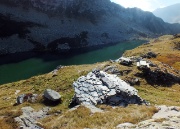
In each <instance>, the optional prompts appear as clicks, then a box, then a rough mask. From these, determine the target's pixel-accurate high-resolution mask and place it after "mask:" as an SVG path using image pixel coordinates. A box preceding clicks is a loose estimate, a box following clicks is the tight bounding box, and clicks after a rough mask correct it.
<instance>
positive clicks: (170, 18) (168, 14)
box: [153, 3, 180, 23]
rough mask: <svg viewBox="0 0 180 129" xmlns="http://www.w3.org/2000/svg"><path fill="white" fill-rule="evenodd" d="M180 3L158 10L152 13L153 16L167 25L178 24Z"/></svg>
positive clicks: (179, 21)
mask: <svg viewBox="0 0 180 129" xmlns="http://www.w3.org/2000/svg"><path fill="white" fill-rule="evenodd" d="M179 8H180V3H177V4H174V5H170V6H167V7H164V8H159V9H156V10H154V11H153V14H154V15H155V16H157V17H160V18H162V19H163V20H164V21H165V22H168V23H180V11H179Z"/></svg>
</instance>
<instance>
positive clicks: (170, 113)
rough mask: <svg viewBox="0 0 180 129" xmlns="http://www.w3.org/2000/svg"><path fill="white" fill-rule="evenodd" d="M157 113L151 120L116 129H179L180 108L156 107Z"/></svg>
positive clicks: (121, 125)
mask: <svg viewBox="0 0 180 129" xmlns="http://www.w3.org/2000/svg"><path fill="white" fill-rule="evenodd" d="M157 108H158V109H159V111H158V112H157V113H155V114H154V115H153V117H152V119H149V120H145V121H142V122H140V123H138V124H132V123H123V124H119V125H118V126H117V127H116V128H117V129H179V128H180V107H176V106H171V107H168V106H165V105H162V106H157Z"/></svg>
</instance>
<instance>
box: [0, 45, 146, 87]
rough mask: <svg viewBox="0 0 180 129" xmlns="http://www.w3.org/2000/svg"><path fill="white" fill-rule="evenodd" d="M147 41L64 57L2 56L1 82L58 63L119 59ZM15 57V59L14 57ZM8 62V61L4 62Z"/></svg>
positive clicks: (26, 75) (11, 80)
mask: <svg viewBox="0 0 180 129" xmlns="http://www.w3.org/2000/svg"><path fill="white" fill-rule="evenodd" d="M144 42H145V41H127V42H121V43H118V44H115V45H112V46H106V47H102V48H100V49H96V50H91V51H89V52H84V53H80V54H73V55H72V56H67V57H63V58H62V55H55V54H50V53H45V54H41V55H37V56H32V57H28V58H27V59H22V60H19V58H20V56H13V57H12V56H9V55H8V56H5V57H0V60H1V61H0V84H5V83H10V82H15V81H19V80H22V79H27V78H30V77H32V76H35V75H40V74H44V73H47V72H50V71H52V70H53V69H55V68H56V67H57V66H58V65H79V64H92V63H96V62H102V61H106V60H109V59H117V58H119V57H121V56H122V54H123V52H124V51H125V50H130V49H133V48H135V47H137V46H139V45H141V44H143V43H144ZM12 58H13V59H12ZM2 62H7V63H2Z"/></svg>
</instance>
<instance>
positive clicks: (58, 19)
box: [0, 0, 180, 54]
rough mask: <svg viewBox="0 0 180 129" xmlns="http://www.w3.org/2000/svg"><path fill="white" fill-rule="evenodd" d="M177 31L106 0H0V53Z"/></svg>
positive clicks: (146, 14) (65, 47)
mask: <svg viewBox="0 0 180 129" xmlns="http://www.w3.org/2000/svg"><path fill="white" fill-rule="evenodd" d="M177 32H180V26H179V25H170V24H167V23H164V22H163V21H162V20H161V19H160V18H157V17H155V16H154V15H153V14H152V13H150V12H143V11H142V10H140V9H137V8H132V9H125V8H123V7H121V6H119V5H117V4H115V3H111V2H110V0H86V1H84V0H66V1H64V0H50V1H48V0H21V1H20V0H2V1H0V38H1V39H0V45H1V48H0V54H6V53H15V52H24V51H32V50H36V51H44V50H50V51H55V50H59V51H62V50H63V51H64V50H67V51H68V50H70V49H76V48H83V47H89V46H95V45H103V44H109V43H115V42H119V41H123V40H131V39H134V38H140V37H145V38H146V37H154V36H157V35H158V34H174V33H177Z"/></svg>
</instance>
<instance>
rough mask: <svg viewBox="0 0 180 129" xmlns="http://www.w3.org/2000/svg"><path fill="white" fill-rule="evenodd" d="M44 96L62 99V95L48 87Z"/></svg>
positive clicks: (51, 98) (54, 99) (55, 99)
mask: <svg viewBox="0 0 180 129" xmlns="http://www.w3.org/2000/svg"><path fill="white" fill-rule="evenodd" d="M44 98H45V99H48V100H51V101H59V100H60V99H61V95H60V94H59V93H58V92H56V91H54V90H51V89H46V90H45V91H44Z"/></svg>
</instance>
